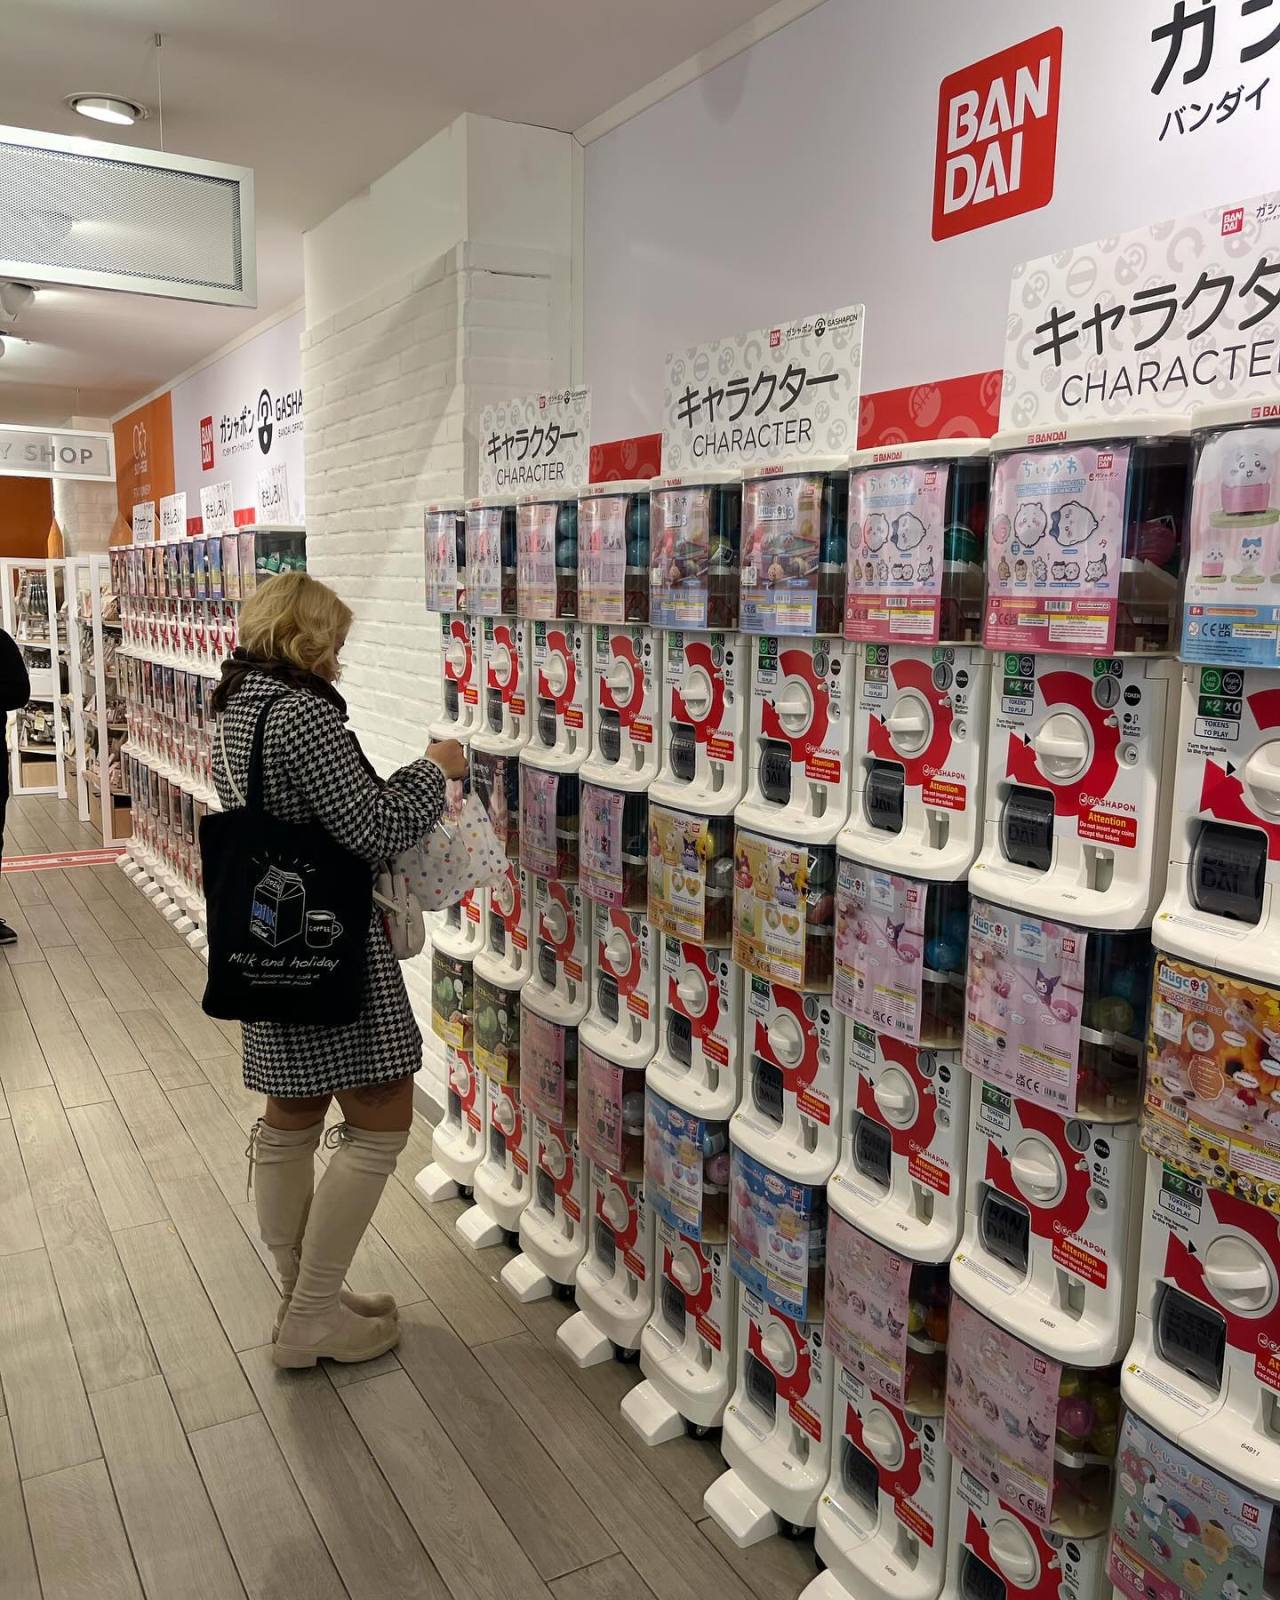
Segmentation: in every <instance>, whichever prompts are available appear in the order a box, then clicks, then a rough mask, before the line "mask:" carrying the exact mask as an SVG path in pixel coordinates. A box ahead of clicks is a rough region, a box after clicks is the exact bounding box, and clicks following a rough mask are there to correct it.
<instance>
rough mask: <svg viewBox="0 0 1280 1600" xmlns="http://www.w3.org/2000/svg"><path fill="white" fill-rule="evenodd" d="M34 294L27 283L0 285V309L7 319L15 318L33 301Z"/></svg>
mask: <svg viewBox="0 0 1280 1600" xmlns="http://www.w3.org/2000/svg"><path fill="white" fill-rule="evenodd" d="M35 297H36V292H35V290H34V289H33V288H32V287H31V285H30V284H29V283H0V308H2V309H3V310H4V314H5V315H6V316H7V317H16V316H17V315H18V313H19V312H20V311H25V310H26V309H27V307H28V306H29V305H30V304H31V302H32V301H33V300H34V299H35Z"/></svg>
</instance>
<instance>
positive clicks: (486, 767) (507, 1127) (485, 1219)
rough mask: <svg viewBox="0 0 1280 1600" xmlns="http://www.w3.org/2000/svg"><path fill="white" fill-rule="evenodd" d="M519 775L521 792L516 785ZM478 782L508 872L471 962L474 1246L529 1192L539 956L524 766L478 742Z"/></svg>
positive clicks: (499, 1235)
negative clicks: (526, 998) (528, 1061)
mask: <svg viewBox="0 0 1280 1600" xmlns="http://www.w3.org/2000/svg"><path fill="white" fill-rule="evenodd" d="M513 775H514V778H515V782H516V793H515V795H514V797H513V796H512V794H511V793H510V790H509V784H510V781H511V778H512V776H513ZM471 781H472V792H473V793H474V794H476V795H477V796H478V797H479V798H480V800H481V802H482V803H483V804H484V806H485V809H486V811H487V813H488V816H489V820H490V822H491V823H492V824H493V826H494V831H495V832H496V833H497V835H498V837H499V839H501V840H502V842H503V844H504V846H505V849H506V853H507V871H506V876H505V877H504V878H502V879H500V880H499V881H498V882H496V883H493V884H491V885H490V886H489V889H488V891H487V893H486V904H485V915H484V917H483V919H482V922H481V927H482V943H481V946H480V948H479V949H478V950H477V951H476V953H475V958H474V960H473V963H472V985H473V999H474V1006H475V1022H474V1027H473V1030H472V1063H473V1066H474V1069H475V1071H476V1073H477V1075H478V1078H479V1080H480V1081H479V1085H478V1089H477V1096H478V1100H479V1106H480V1115H481V1124H482V1151H481V1159H480V1162H479V1164H478V1165H477V1167H476V1168H475V1173H474V1177H473V1179H472V1188H473V1190H474V1198H475V1202H476V1203H475V1205H474V1206H472V1207H471V1209H470V1210H468V1211H465V1212H463V1213H462V1215H461V1216H460V1217H459V1218H458V1219H457V1221H456V1223H455V1227H456V1228H457V1230H458V1232H459V1234H460V1235H461V1236H462V1237H463V1238H464V1239H466V1240H467V1242H468V1243H469V1244H471V1245H472V1246H474V1247H476V1248H482V1247H485V1246H489V1245H495V1244H499V1243H501V1242H502V1240H503V1239H504V1238H505V1237H507V1236H513V1235H514V1234H515V1232H516V1230H517V1228H518V1226H519V1221H520V1212H521V1211H522V1210H523V1208H524V1206H525V1204H526V1203H527V1201H528V1197H529V1160H528V1148H527V1139H526V1138H525V1137H524V1135H525V1127H524V1118H523V1115H522V1114H521V1112H520V1108H519V1085H520V991H521V990H522V989H523V988H524V985H525V983H526V982H527V980H528V977H529V973H530V970H531V967H532V961H533V946H532V942H531V939H530V926H531V920H532V903H533V893H532V879H531V878H530V876H529V874H528V872H527V871H525V870H524V869H523V868H522V867H521V866H520V862H519V853H520V807H519V789H518V783H519V767H518V763H517V762H516V760H515V758H514V757H511V756H490V755H488V754H487V753H486V752H484V751H482V750H480V749H478V748H475V747H473V749H472V752H471ZM430 1170H431V1169H430V1168H428V1172H429V1171H430ZM422 1187H423V1183H422V1180H421V1179H420V1180H419V1188H422ZM424 1192H427V1191H425V1190H424ZM444 1193H445V1194H447V1193H448V1191H447V1190H446V1191H444Z"/></svg>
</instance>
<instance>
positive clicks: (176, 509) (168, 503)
mask: <svg viewBox="0 0 1280 1600" xmlns="http://www.w3.org/2000/svg"><path fill="white" fill-rule="evenodd" d="M186 536H187V497H186V495H185V494H184V493H179V494H166V495H162V496H161V497H160V537H161V538H162V539H185V538H186Z"/></svg>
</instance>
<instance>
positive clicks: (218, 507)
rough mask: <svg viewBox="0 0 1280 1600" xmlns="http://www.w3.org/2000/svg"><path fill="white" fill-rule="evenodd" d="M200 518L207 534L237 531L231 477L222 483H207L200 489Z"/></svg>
mask: <svg viewBox="0 0 1280 1600" xmlns="http://www.w3.org/2000/svg"><path fill="white" fill-rule="evenodd" d="M200 519H201V522H202V524H203V531H204V533H205V534H206V535H212V534H222V533H234V532H235V531H236V516H235V506H234V504H233V502H232V498H231V482H230V480H229V479H228V480H226V481H224V482H222V483H206V484H205V485H204V487H203V488H202V489H201V490H200Z"/></svg>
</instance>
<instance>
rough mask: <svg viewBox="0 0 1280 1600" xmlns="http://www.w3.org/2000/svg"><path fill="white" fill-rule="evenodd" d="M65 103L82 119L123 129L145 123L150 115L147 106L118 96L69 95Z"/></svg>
mask: <svg viewBox="0 0 1280 1600" xmlns="http://www.w3.org/2000/svg"><path fill="white" fill-rule="evenodd" d="M64 103H65V104H66V105H69V106H70V107H71V109H72V110H73V111H78V112H79V113H80V115H81V116H82V117H92V118H93V120H94V121H95V122H111V123H114V124H115V125H116V126H117V127H123V128H129V127H132V126H133V124H134V123H135V122H145V121H146V120H147V117H148V115H149V113H148V111H147V108H146V106H142V105H139V104H138V102H137V101H136V100H125V99H124V98H122V96H120V95H116V94H69V95H68V96H67V98H66V101H65V102H64Z"/></svg>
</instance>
